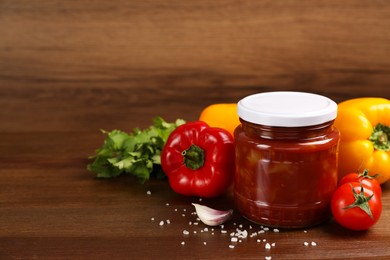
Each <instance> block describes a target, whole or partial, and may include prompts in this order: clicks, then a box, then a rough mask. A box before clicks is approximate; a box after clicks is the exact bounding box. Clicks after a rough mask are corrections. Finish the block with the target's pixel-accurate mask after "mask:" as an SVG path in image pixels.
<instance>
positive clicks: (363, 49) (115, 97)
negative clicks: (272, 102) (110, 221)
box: [0, 0, 390, 132]
mask: <svg viewBox="0 0 390 260" xmlns="http://www.w3.org/2000/svg"><path fill="white" fill-rule="evenodd" d="M389 85H390V1H386V0H318V1H312V0H300V1H296V0H280V1H270V0H248V1H235V0H215V1H205V0H200V1H197V0H188V1H182V0H169V1H158V0H155V1H152V0H140V1H125V0H116V1H105V0H91V1H86V0H83V1H60V0H40V1H30V0H1V1H0V104H1V109H0V122H1V123H0V132H25V131H29V132H31V131H32V132H34V131H96V130H97V129H99V128H105V129H107V130H110V129H113V128H119V129H123V130H130V129H131V128H133V127H134V126H140V127H143V126H147V125H149V124H150V121H151V119H152V118H153V117H154V116H156V115H161V116H163V117H165V118H166V119H167V120H173V119H175V118H177V117H182V118H185V119H187V120H192V119H196V118H197V117H198V115H199V113H200V111H201V109H202V108H203V107H204V106H206V105H208V104H210V103H219V102H237V101H238V100H239V99H240V98H242V97H244V96H246V95H248V94H252V93H257V92H262V91H272V90H299V91H310V92H315V93H320V94H324V95H326V96H329V97H331V98H333V99H334V100H335V101H337V102H339V101H342V100H345V99H347V98H353V97H358V96H382V97H386V98H390V88H389ZM178 107H180V109H177V108H178ZM170 108H172V109H170ZM73 111H78V113H77V114H75V113H73ZM141 111H142V113H141ZM160 112H161V113H162V114H160Z"/></svg>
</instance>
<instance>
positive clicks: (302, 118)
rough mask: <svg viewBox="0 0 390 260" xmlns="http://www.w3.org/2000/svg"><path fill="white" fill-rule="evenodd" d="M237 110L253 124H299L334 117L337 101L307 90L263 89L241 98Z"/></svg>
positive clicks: (317, 122)
mask: <svg viewBox="0 0 390 260" xmlns="http://www.w3.org/2000/svg"><path fill="white" fill-rule="evenodd" d="M237 113H238V116H239V117H240V118H241V119H243V120H245V121H247V122H251V123H254V124H259V125H267V126H280V127H301V126H311V125H319V124H322V123H325V122H329V121H331V120H334V119H335V118H336V116H337V104H336V103H335V102H334V101H333V100H331V99H329V98H327V97H324V96H321V95H317V94H312V93H306V92H294V91H276V92H264V93H259V94H254V95H251V96H247V97H245V98H243V99H241V100H240V101H239V102H238V106H237Z"/></svg>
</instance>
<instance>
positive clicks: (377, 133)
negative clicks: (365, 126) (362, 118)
mask: <svg viewBox="0 0 390 260" xmlns="http://www.w3.org/2000/svg"><path fill="white" fill-rule="evenodd" d="M389 139H390V127H389V126H387V125H384V124H380V123H379V124H377V125H376V126H375V127H374V130H373V131H372V133H371V136H370V137H369V139H368V140H370V141H371V142H372V143H373V145H374V148H375V149H377V150H382V151H386V152H387V151H389V150H390V140H389Z"/></svg>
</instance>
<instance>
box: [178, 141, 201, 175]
mask: <svg viewBox="0 0 390 260" xmlns="http://www.w3.org/2000/svg"><path fill="white" fill-rule="evenodd" d="M181 155H183V159H184V164H185V165H186V166H187V167H188V168H190V169H192V170H197V169H199V168H201V167H202V166H203V164H204V151H203V149H202V148H200V147H199V146H197V145H194V144H193V145H191V146H190V147H189V148H188V149H187V150H184V151H183V152H182V153H181Z"/></svg>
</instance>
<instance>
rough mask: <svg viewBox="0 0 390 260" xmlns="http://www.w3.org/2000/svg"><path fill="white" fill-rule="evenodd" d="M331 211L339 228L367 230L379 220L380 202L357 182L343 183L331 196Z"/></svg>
mask: <svg viewBox="0 0 390 260" xmlns="http://www.w3.org/2000/svg"><path fill="white" fill-rule="evenodd" d="M331 209H332V214H333V217H334V219H335V220H336V222H337V223H339V224H340V225H341V226H343V227H346V228H348V229H352V230H367V229H369V228H370V227H372V226H373V225H374V224H375V223H376V222H377V221H378V220H379V218H380V215H381V213H382V202H381V199H380V197H378V195H377V194H375V193H374V192H373V191H372V190H370V189H368V188H365V187H364V186H363V185H362V184H361V183H359V182H350V183H344V184H342V185H341V186H339V187H338V188H337V189H336V191H335V192H334V194H333V197H332V201H331Z"/></svg>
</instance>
